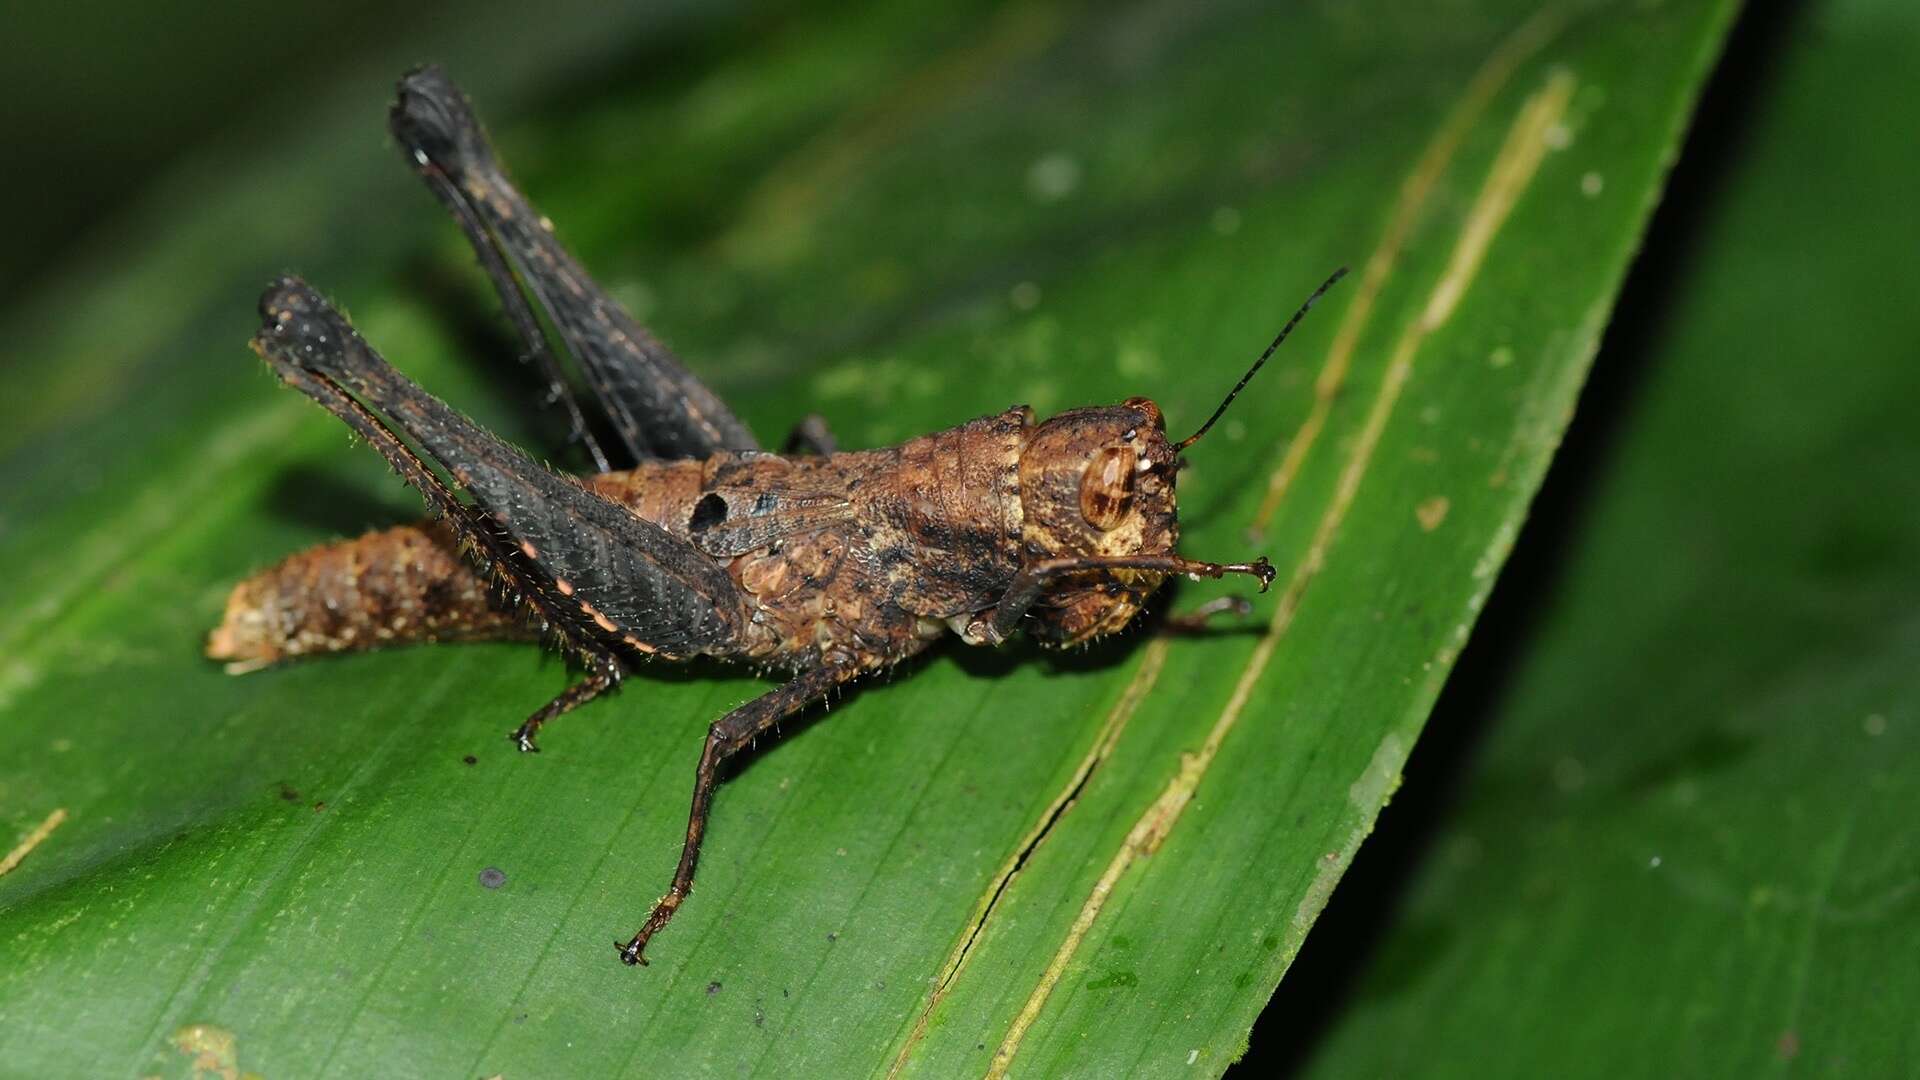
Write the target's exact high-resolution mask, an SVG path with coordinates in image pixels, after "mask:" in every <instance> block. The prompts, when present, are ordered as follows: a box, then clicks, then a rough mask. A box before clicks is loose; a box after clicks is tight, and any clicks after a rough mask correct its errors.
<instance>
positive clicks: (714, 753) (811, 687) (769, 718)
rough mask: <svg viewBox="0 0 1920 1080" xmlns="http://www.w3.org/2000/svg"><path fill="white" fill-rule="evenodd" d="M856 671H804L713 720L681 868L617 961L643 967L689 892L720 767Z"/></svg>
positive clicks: (695, 789)
mask: <svg viewBox="0 0 1920 1080" xmlns="http://www.w3.org/2000/svg"><path fill="white" fill-rule="evenodd" d="M856 674H858V671H857V669H855V668H853V667H850V666H842V665H828V666H823V667H817V668H814V669H812V670H811V671H805V672H802V673H801V674H799V675H797V676H795V677H794V679H793V681H791V682H789V683H787V684H786V685H785V686H782V687H780V688H779V689H777V690H773V691H770V692H768V693H765V694H762V695H761V696H759V697H757V698H754V699H753V700H752V701H749V702H747V703H746V704H745V705H742V706H740V707H739V708H737V709H735V710H733V711H732V712H730V713H728V714H727V715H725V716H723V717H721V718H720V719H718V720H716V721H714V723H713V726H712V727H710V728H708V729H707V744H706V747H705V748H704V749H702V750H701V751H700V764H699V766H698V767H696V768H695V769H694V773H693V810H692V812H691V813H689V814H688V815H687V839H686V843H684V844H683V845H681V848H680V865H679V866H678V867H677V868H676V869H675V870H674V872H673V883H672V884H671V885H669V886H667V894H666V895H665V896H662V897H661V898H660V901H659V903H657V904H655V905H654V906H653V913H652V914H650V915H648V916H647V921H646V923H645V924H644V925H642V926H641V927H640V932H639V933H636V934H634V935H633V937H632V938H630V939H628V940H627V941H626V942H625V943H624V944H623V943H621V942H618V941H616V942H614V945H615V946H617V947H618V948H619V950H620V959H621V960H623V961H625V962H627V963H628V964H644V963H646V962H647V957H646V948H647V942H648V941H649V940H650V939H652V937H653V935H655V934H657V933H659V932H660V928H661V927H663V926H665V925H667V922H668V920H670V919H672V918H673V913H674V912H676V911H678V910H680V905H681V904H682V903H683V902H685V900H686V899H687V894H688V893H690V892H692V891H693V871H694V867H695V866H697V865H698V864H699V862H700V841H701V840H702V839H703V838H704V837H705V836H706V832H707V814H708V813H709V812H710V811H711V810H712V809H713V789H714V788H715V787H716V786H717V785H718V784H719V782H720V766H721V765H722V764H723V763H725V762H726V760H727V759H728V758H730V757H732V756H733V755H735V754H737V753H739V752H740V751H741V750H743V749H745V748H746V747H747V746H748V745H749V744H750V743H752V742H753V740H754V739H755V738H756V737H757V736H759V735H760V733H761V732H763V731H766V730H767V729H768V728H770V727H772V726H773V725H775V724H777V723H779V722H780V721H782V720H784V719H786V718H787V717H789V716H792V715H793V714H794V713H797V712H799V711H800V710H802V709H804V708H806V707H807V706H809V705H811V704H813V703H814V702H816V701H820V700H822V699H824V698H825V697H826V696H827V695H828V694H829V693H831V692H832V691H833V689H834V687H836V686H839V685H840V684H841V683H844V682H846V681H847V680H849V679H851V678H853V677H854V676H855V675H856Z"/></svg>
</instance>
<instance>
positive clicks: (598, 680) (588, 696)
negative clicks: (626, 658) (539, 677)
mask: <svg viewBox="0 0 1920 1080" xmlns="http://www.w3.org/2000/svg"><path fill="white" fill-rule="evenodd" d="M620 674H621V672H620V666H619V664H618V663H617V662H615V661H611V660H604V661H595V662H593V663H591V664H589V665H588V667H587V677H586V678H584V679H582V680H580V681H579V682H577V683H574V684H573V685H572V686H569V687H567V688H566V690H564V691H563V692H561V694H560V696H559V697H557V698H554V699H553V700H552V701H549V702H547V703H546V704H545V705H542V706H541V707H540V709H539V711H537V712H535V713H534V714H533V715H532V716H529V717H527V718H526V720H525V721H524V722H522V723H521V725H520V726H519V727H517V728H514V729H513V733H512V734H511V735H508V736H507V738H509V739H511V740H513V745H515V746H517V747H519V748H520V752H521V753H523V754H537V753H539V752H540V747H539V746H537V745H535V744H534V741H533V737H534V736H535V735H538V734H539V733H540V729H541V727H543V726H545V724H546V722H547V721H549V720H551V719H553V718H554V717H556V716H559V715H560V714H561V713H569V712H572V711H573V710H575V709H577V708H579V707H580V706H582V705H585V704H586V703H587V702H589V701H592V700H593V699H594V698H597V697H599V696H600V695H601V694H604V693H606V692H607V691H609V690H611V689H613V688H614V687H616V686H619V685H620Z"/></svg>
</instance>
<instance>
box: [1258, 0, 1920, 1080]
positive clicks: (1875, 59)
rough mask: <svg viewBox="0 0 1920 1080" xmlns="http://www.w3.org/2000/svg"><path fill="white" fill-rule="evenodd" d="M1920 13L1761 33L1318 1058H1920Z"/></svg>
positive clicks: (1695, 166) (1746, 52)
mask: <svg viewBox="0 0 1920 1080" xmlns="http://www.w3.org/2000/svg"><path fill="white" fill-rule="evenodd" d="M1916 14H1917V13H1916V10H1915V9H1914V7H1913V5H1911V4H1903V3H1898V2H1894V0H1826V2H1822V3H1818V4H1812V5H1806V6H1805V7H1803V8H1799V9H1797V10H1790V9H1785V8H1782V9H1781V10H1779V11H1776V12H1772V13H1770V16H1769V17H1768V18H1766V19H1765V20H1763V21H1761V22H1760V23H1759V24H1757V25H1755V26H1753V27H1751V33H1747V34H1743V35H1742V36H1741V39H1740V40H1739V42H1738V43H1737V44H1736V48H1737V49H1740V50H1742V52H1743V58H1742V62H1741V63H1740V64H1739V65H1738V73H1739V77H1737V78H1734V79H1731V80H1730V81H1729V82H1728V84H1727V85H1725V86H1723V87H1722V86H1717V87H1716V90H1715V95H1714V96H1715V99H1716V101H1717V107H1716V108H1715V109H1714V110H1713V112H1712V113H1711V115H1712V117H1713V123H1714V125H1715V127H1716V128H1717V130H1716V136H1717V137H1716V138H1715V139H1713V140H1712V143H1711V148H1712V149H1711V151H1710V153H1709V154H1708V155H1707V156H1705V157H1702V158H1699V159H1690V160H1689V162H1688V165H1687V180H1686V184H1685V190H1686V192H1687V197H1686V198H1685V199H1683V200H1682V202H1681V204H1680V205H1679V206H1676V207H1674V208H1673V209H1674V210H1675V212H1674V213H1672V214H1665V213H1663V214H1662V216H1661V217H1660V219H1659V223H1658V224H1657V226H1656V229H1657V230H1658V231H1659V232H1661V233H1664V234H1666V235H1667V236H1668V237H1669V238H1668V239H1663V240H1661V241H1660V242H1658V244H1657V247H1656V249H1655V250H1654V251H1651V252H1649V256H1650V261H1649V263H1648V264H1646V265H1644V269H1645V271H1646V276H1645V278H1644V285H1645V288H1644V289H1636V290H1634V291H1635V292H1636V293H1637V296H1638V302H1637V303H1635V304H1634V305H1633V306H1632V307H1631V308H1623V313H1626V312H1635V313H1640V314H1642V315H1643V316H1644V318H1643V319H1641V320H1637V321H1633V322H1623V325H1622V326H1621V329H1622V331H1623V333H1622V336H1621V340H1620V341H1619V342H1618V343H1617V344H1618V345H1619V346H1620V348H1619V349H1618V350H1615V349H1613V348H1612V346H1611V344H1610V346H1609V349H1608V350H1605V351H1603V352H1602V355H1601V361H1600V363H1601V365H1602V369H1603V370H1605V369H1606V367H1607V366H1608V365H1609V361H1610V360H1614V359H1617V361H1618V362H1619V363H1620V364H1621V365H1623V367H1624V368H1625V370H1624V371H1623V372H1622V373H1621V374H1622V378H1621V379H1620V380H1618V381H1617V382H1615V383H1614V385H1613V386H1612V388H1611V389H1612V390H1613V391H1614V392H1611V393H1608V394H1607V395H1605V396H1606V398H1608V399H1610V400H1612V401H1615V402H1617V403H1618V404H1619V405H1620V410H1619V411H1618V413H1617V415H1614V416H1612V417H1610V418H1608V421H1607V423H1606V425H1605V426H1602V427H1594V428H1590V429H1585V430H1579V431H1578V432H1577V433H1576V435H1575V437H1574V442H1573V443H1572V444H1570V448H1571V447H1572V446H1579V447H1580V448H1581V449H1582V451H1583V453H1582V454H1581V462H1582V465H1583V467H1582V468H1580V469H1578V470H1576V472H1575V473H1574V474H1572V475H1570V476H1568V477H1566V478H1565V481H1566V482H1567V483H1569V484H1572V485H1573V486H1572V487H1570V488H1567V489H1565V495H1564V497H1562V498H1556V499H1555V500H1554V502H1556V503H1557V504H1559V505H1560V507H1561V509H1560V510H1559V511H1558V512H1556V513H1553V514H1551V515H1549V516H1547V518H1546V519H1545V520H1544V521H1543V522H1542V524H1543V525H1545V526H1546V529H1545V531H1544V532H1543V533H1542V534H1541V535H1540V536H1539V537H1538V539H1537V540H1536V539H1535V538H1534V537H1533V536H1532V535H1529V536H1528V537H1527V538H1525V540H1524V541H1523V543H1524V544H1525V545H1527V546H1525V547H1523V550H1526V551H1537V552H1539V553H1540V556H1541V557H1540V558H1539V559H1537V560H1535V559H1529V560H1528V562H1529V564H1530V565H1529V566H1528V567H1526V568H1525V569H1524V570H1523V572H1522V576H1521V577H1519V578H1518V579H1516V580H1515V582H1514V583H1515V585H1516V590H1515V591H1514V592H1512V593H1508V592H1507V591H1506V590H1507V585H1506V583H1505V581H1504V580H1503V583H1502V586H1501V589H1500V591H1498V592H1497V594H1496V597H1495V600H1494V606H1495V607H1496V608H1502V609H1505V610H1507V611H1508V612H1509V613H1510V616H1511V617H1510V618H1507V619H1502V620H1500V621H1501V622H1505V623H1508V624H1509V625H1517V626H1518V630H1517V631H1516V632H1514V633H1510V634H1506V635H1502V636H1501V637H1498V638H1491V639H1488V642H1487V644H1489V645H1490V646H1492V648H1491V649H1490V650H1489V651H1488V652H1487V653H1486V654H1484V655H1481V656H1479V657H1478V658H1477V660H1470V661H1463V670H1462V672H1461V674H1462V675H1463V676H1467V675H1470V674H1476V673H1477V675H1478V676H1479V677H1478V678H1477V679H1473V680H1471V681H1470V682H1469V683H1468V686H1467V687H1466V688H1468V689H1469V693H1467V694H1465V695H1463V696H1462V698H1460V699H1459V704H1460V706H1461V707H1460V708H1456V709H1449V708H1447V707H1446V705H1444V704H1443V706H1442V709H1441V711H1440V712H1439V713H1437V714H1436V717H1435V721H1436V725H1438V724H1441V723H1445V724H1446V725H1448V726H1449V727H1461V726H1470V725H1472V724H1474V723H1475V722H1476V721H1483V722H1484V723H1485V725H1486V727H1485V735H1484V742H1483V744H1482V745H1480V746H1478V747H1477V748H1476V749H1475V750H1474V758H1473V762H1472V766H1471V768H1470V769H1469V770H1468V771H1467V773H1466V774H1465V775H1464V776H1463V777H1462V778H1461V779H1460V780H1459V781H1458V782H1457V789H1456V792H1455V798H1454V799H1453V800H1451V802H1452V803H1453V805H1452V806H1451V807H1445V806H1436V805H1435V803H1434V801H1433V800H1431V799H1424V800H1421V802H1420V804H1419V805H1418V806H1417V807H1416V808H1415V812H1416V813H1418V811H1419V809H1425V810H1427V811H1428V812H1429V813H1432V814H1435V815H1438V814H1440V813H1442V812H1443V811H1444V813H1445V824H1444V827H1443V828H1441V829H1439V830H1437V832H1436V833H1435V834H1434V835H1433V836H1431V837H1430V839H1429V841H1428V842H1426V843H1423V844H1415V843H1413V842H1412V840H1411V838H1407V842H1396V843H1394V844H1393V845H1392V846H1391V847H1388V848H1382V849H1380V850H1379V854H1380V855H1382V857H1383V858H1386V859H1389V860H1396V859H1397V860H1404V861H1406V862H1407V863H1410V864H1415V865H1417V866H1418V871H1417V873H1413V874H1411V875H1410V876H1411V882H1410V884H1408V885H1407V886H1406V890H1405V895H1404V896H1403V897H1402V898H1401V899H1400V900H1399V901H1398V902H1396V903H1394V904H1392V905H1391V908H1390V910H1391V914H1390V915H1387V916H1385V917H1386V918H1388V919H1389V920H1390V921H1388V922H1387V923H1386V924H1385V925H1384V926H1383V927H1382V928H1381V934H1380V938H1379V940H1378V942H1377V945H1376V947H1375V949H1374V951H1373V952H1371V954H1364V953H1363V949H1362V945H1361V943H1362V942H1363V941H1365V940H1366V938H1367V935H1366V931H1365V925H1366V924H1364V923H1350V922H1348V921H1347V920H1346V919H1344V918H1343V919H1341V920H1338V921H1337V923H1336V925H1323V927H1322V929H1324V930H1332V931H1336V935H1335V936H1332V937H1329V938H1326V939H1324V940H1323V939H1322V938H1320V937H1319V936H1318V935H1317V934H1316V937H1315V939H1314V942H1313V944H1312V945H1311V946H1309V949H1308V953H1307V955H1305V956H1303V957H1302V960H1301V965H1302V966H1301V967H1299V968H1296V973H1297V974H1303V973H1305V972H1307V971H1308V970H1309V969H1311V970H1315V971H1319V972H1320V973H1321V974H1323V975H1331V974H1332V973H1333V972H1335V971H1338V970H1340V969H1343V968H1350V967H1352V966H1354V965H1355V964H1356V963H1358V961H1359V957H1360V956H1361V955H1369V959H1368V961H1367V962H1366V964H1365V967H1364V969H1363V971H1362V972H1361V973H1360V974H1359V975H1358V976H1357V977H1356V978H1355V979H1354V985H1353V987H1352V992H1351V993H1350V994H1347V995H1343V996H1342V997H1341V998H1339V999H1338V1003H1337V1004H1335V1005H1334V1006H1332V1007H1330V1008H1329V1010H1328V1011H1327V1013H1326V1015H1327V1016H1328V1018H1329V1021H1330V1025H1329V1026H1330V1030H1329V1031H1328V1032H1327V1033H1326V1036H1325V1038H1324V1039H1323V1040H1322V1041H1321V1042H1320V1043H1319V1044H1318V1045H1317V1046H1316V1048H1315V1050H1314V1052H1313V1055H1312V1059H1311V1060H1312V1068H1311V1069H1310V1072H1311V1073H1312V1074H1314V1075H1322V1076H1382V1075H1384V1076H1392V1075H1404V1074H1407V1073H1408V1072H1419V1073H1420V1074H1422V1075H1428V1076H1447V1075H1454V1076H1474V1077H1481V1076H1488V1075H1508V1076H1622V1075H1671V1076H1706V1075H1724V1076H1761V1075H1787V1074H1797V1075H1815V1076H1911V1075H1915V1070H1916V1068H1920V1028H1916V1026H1915V1024H1914V1022H1913V1017H1914V1006H1915V1001H1916V995H1917V994H1920V983H1916V973H1920V965H1917V964H1916V963H1915V959H1916V956H1915V949H1914V940H1915V928H1916V926H1920V841H1917V840H1916V838H1915V834H1914V829H1913V821H1914V816H1915V812H1916V807H1920V786H1917V785H1916V776H1915V772H1914V769H1913V767H1912V765H1913V762H1914V760H1915V754H1916V753H1917V752H1920V680H1917V679H1916V672H1920V667H1917V666H1916V664H1915V662H1914V658H1915V656H1916V655H1920V623H1917V622H1916V620H1915V611H1916V610H1920V569H1917V567H1920V564H1916V562H1915V560H1914V558H1913V553H1914V551H1916V550H1920V518H1916V516H1915V514H1914V507H1915V506H1916V505H1920V482H1917V480H1916V478H1920V440H1917V439H1916V437H1915V431H1916V428H1915V425H1914V407H1915V403H1916V402H1920V368H1917V367H1916V366H1915V364H1914V356H1915V352H1916V347H1920V310H1916V308H1915V306H1914V305H1913V304H1911V303H1904V302H1901V301H1900V300H1899V299H1898V298H1897V297H1898V291H1895V292H1893V293H1890V291H1889V289H1888V287H1887V285H1886V282H1887V281H1888V280H1889V279H1890V278H1894V277H1898V276H1899V275H1900V273H1901V268H1903V267H1904V266H1906V265H1907V264H1908V263H1910V262H1911V260H1912V258H1913V253H1914V252H1915V251H1916V250H1920V215H1916V213H1915V210H1914V200H1913V184H1912V168H1911V165H1912V149H1913V144H1912V140H1911V139H1910V138H1909V137H1908V134H1909V132H1908V130H1907V128H1908V127H1909V126H1910V125H1908V124H1907V123H1906V122H1905V118H1906V117H1907V116H1909V115H1910V114H1911V111H1912V108H1913V103H1914V102H1915V101H1917V100H1920V80H1917V79H1916V76H1915V72H1916V71H1920V19H1916ZM1729 74H1732V73H1731V72H1730V73H1729ZM1892 117H1899V118H1900V119H1898V120H1894V119H1891V118H1892ZM1890 301H1891V302H1890ZM1582 419H1583V421H1584V420H1585V419H1586V415H1585V414H1583V417H1582ZM1579 427H1581V425H1579V424H1576V428H1579ZM1582 477H1587V478H1588V479H1585V480H1583V479H1582ZM1561 483H1562V477H1560V476H1559V475H1556V476H1555V477H1554V478H1553V480H1551V481H1550V483H1549V491H1550V492H1553V493H1554V494H1555V495H1556V496H1558V495H1559V494H1560V492H1561V488H1560V485H1561ZM1556 541H1560V542H1562V543H1556ZM1536 544H1537V546H1535V545H1536ZM1562 544H1563V545H1564V546H1562ZM1516 569H1522V568H1520V567H1516ZM1516 620H1518V621H1517V622H1516ZM1480 644H1481V643H1480V642H1479V641H1478V640H1476V643H1475V649H1478V648H1479V646H1480ZM1494 666H1497V667H1498V668H1499V669H1500V670H1499V671H1498V672H1496V671H1493V670H1491V668H1492V667H1494ZM1476 683H1477V685H1478V689H1477V690H1474V689H1471V688H1472V687H1473V686H1474V685H1475V684H1476ZM1450 693H1451V691H1450ZM1449 700H1451V699H1449ZM1476 713H1481V714H1482V715H1476ZM1436 730H1437V728H1436ZM1434 749H1435V750H1439V749H1441V747H1435V748H1434ZM1414 765H1415V767H1416V768H1418V766H1419V765H1420V759H1419V757H1418V756H1416V759H1415V762H1414ZM1394 816H1395V815H1394V814H1389V815H1388V819H1389V821H1390V822H1392V819H1393V818H1394ZM1404 824H1406V825H1408V826H1411V825H1413V824H1414V823H1413V822H1412V821H1408V822H1405V823H1404ZM1391 828H1392V830H1393V831H1394V832H1395V833H1401V832H1402V831H1403V830H1402V828H1401V823H1398V822H1394V823H1393V824H1392V825H1391ZM1374 854H1375V849H1373V848H1369V850H1368V853H1367V856H1365V857H1363V859H1362V864H1363V867H1364V865H1365V864H1366V863H1367V862H1368V860H1369V859H1371V858H1372V857H1373V856H1374ZM1361 869H1362V868H1361V867H1357V868H1356V873H1359V872H1360V871H1361ZM1370 869H1377V870H1378V871H1380V872H1379V873H1367V874H1366V877H1368V878H1369V879H1371V880H1374V881H1376V882H1377V883H1378V884H1380V885H1381V886H1382V887H1383V888H1390V887H1391V884H1392V877H1393V876H1397V875H1392V873H1391V870H1390V867H1389V866H1387V865H1381V866H1379V867H1377V868H1370ZM1382 914H1384V913H1382ZM1339 923H1344V924H1346V925H1344V926H1341V925H1338V924H1339ZM1322 945H1325V946H1326V947H1327V949H1328V951H1327V952H1326V953H1325V954H1324V955H1322V954H1319V953H1318V950H1319V949H1320V948H1321V946H1322ZM1285 996H1288V995H1287V993H1286V992H1284V991H1283V997H1285ZM1289 1037H1290V1038H1297V1037H1298V1032H1295V1033H1292V1034H1291V1035H1290V1036H1289ZM1491 1047H1497V1048H1498V1052H1497V1054H1493V1053H1490V1052H1489V1050H1488V1049H1487V1048H1491Z"/></svg>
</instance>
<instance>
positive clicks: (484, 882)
mask: <svg viewBox="0 0 1920 1080" xmlns="http://www.w3.org/2000/svg"><path fill="white" fill-rule="evenodd" d="M506 883H507V872H506V871H505V870H502V869H500V868H499V867H497V866H489V867H487V868H486V869H485V870H482V871H480V887H481V888H483V889H497V888H499V887H500V886H502V885H505V884H506Z"/></svg>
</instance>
